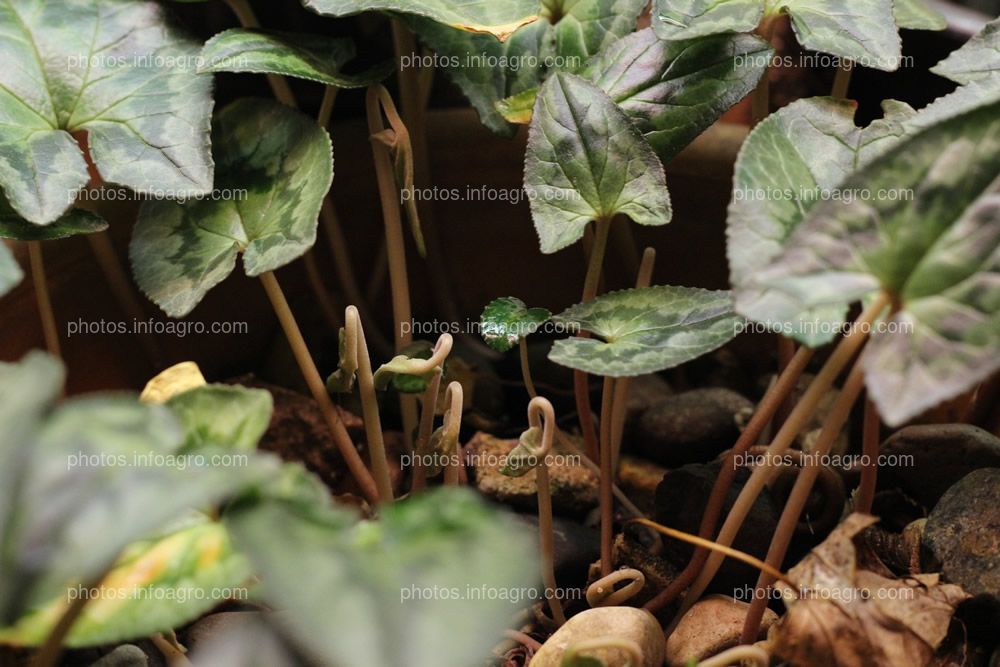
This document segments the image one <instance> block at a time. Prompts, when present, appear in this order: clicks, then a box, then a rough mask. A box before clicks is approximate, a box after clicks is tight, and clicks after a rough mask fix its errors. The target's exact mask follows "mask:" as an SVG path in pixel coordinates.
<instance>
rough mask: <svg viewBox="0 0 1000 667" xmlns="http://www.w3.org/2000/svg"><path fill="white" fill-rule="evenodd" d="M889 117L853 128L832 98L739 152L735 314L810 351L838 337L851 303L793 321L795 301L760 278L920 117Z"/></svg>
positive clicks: (797, 112)
mask: <svg viewBox="0 0 1000 667" xmlns="http://www.w3.org/2000/svg"><path fill="white" fill-rule="evenodd" d="M883 106H884V110H885V116H884V118H882V119H880V120H877V121H875V122H873V123H872V124H871V125H869V126H868V127H866V128H859V127H857V126H855V124H854V106H853V104H851V103H849V102H844V101H837V100H834V99H832V98H828V97H819V98H811V99H807V100H799V101H798V102H793V103H792V104H790V105H788V106H787V107H784V108H783V109H780V110H779V111H777V112H775V113H773V114H771V115H770V116H768V117H767V118H766V119H765V120H764V121H763V122H761V123H760V124H759V125H758V126H757V127H756V128H754V130H753V132H751V133H750V136H749V137H747V139H746V141H745V142H744V143H743V147H742V148H741V149H740V154H739V157H738V159H737V161H736V171H735V175H734V179H733V197H732V200H731V201H730V204H729V214H728V221H727V227H726V235H727V238H728V244H727V254H728V256H729V270H730V283H731V284H732V287H733V292H734V296H735V299H736V310H737V311H738V312H739V313H741V314H742V315H745V316H747V317H749V318H750V319H752V320H755V321H757V322H762V323H767V324H769V325H770V326H772V327H773V328H775V329H776V330H779V331H782V333H785V334H786V335H789V336H791V337H793V338H795V339H797V340H799V341H801V342H803V343H805V344H807V345H821V344H823V343H826V342H828V341H830V340H831V339H832V338H833V337H834V335H835V328H834V326H833V325H834V324H838V323H840V322H841V321H843V318H844V313H845V312H846V310H847V305H848V304H847V302H843V303H835V304H823V305H821V306H818V307H815V308H805V309H803V310H802V311H801V312H798V313H795V315H794V316H793V317H791V318H789V317H788V315H789V313H790V312H792V311H793V310H794V307H795V303H796V302H795V301H794V300H792V299H791V298H790V297H789V295H787V294H786V293H784V292H782V291H780V290H775V289H770V288H769V287H768V286H766V285H763V284H762V283H761V282H760V280H759V273H760V271H762V270H763V269H765V268H767V267H768V266H770V264H771V262H772V261H773V260H774V258H775V257H777V256H778V255H779V254H780V253H781V250H782V248H783V246H784V243H785V241H786V240H787V239H788V237H789V236H790V235H791V234H792V232H793V231H795V229H796V228H797V227H798V226H799V224H801V222H802V220H803V219H804V218H805V216H806V215H807V214H808V213H809V211H811V210H812V209H813V208H814V207H815V206H816V205H817V204H818V203H819V202H820V201H821V200H822V199H824V198H832V197H837V196H847V195H849V194H850V193H847V192H842V191H841V190H840V189H839V188H838V186H839V184H840V183H841V182H842V181H843V180H844V179H845V178H846V177H847V176H848V175H849V174H850V173H851V172H853V171H854V170H856V169H857V168H858V167H859V166H861V165H862V164H865V163H866V162H868V161H870V160H872V159H873V158H874V157H876V156H877V155H879V154H880V153H882V152H884V151H885V150H887V149H888V148H889V147H890V146H892V145H893V144H894V143H895V142H896V141H898V140H899V138H900V137H901V136H903V135H904V134H905V133H906V129H905V128H904V123H905V122H906V121H907V120H909V119H911V118H912V117H913V116H914V114H915V112H914V111H913V109H911V108H910V107H908V106H907V105H905V104H903V103H900V102H886V103H885V104H884V105H883Z"/></svg>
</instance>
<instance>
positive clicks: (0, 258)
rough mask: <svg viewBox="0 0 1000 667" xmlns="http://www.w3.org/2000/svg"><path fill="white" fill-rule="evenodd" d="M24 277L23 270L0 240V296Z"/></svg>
mask: <svg viewBox="0 0 1000 667" xmlns="http://www.w3.org/2000/svg"><path fill="white" fill-rule="evenodd" d="M23 278H24V272H23V271H21V267H20V266H18V264H17V260H16V259H14V255H13V254H11V252H10V249H9V248H7V244H6V243H4V242H3V241H0V296H3V295H4V294H6V293H7V292H9V291H10V290H11V289H13V288H14V286H15V285H17V284H18V283H19V282H21V280H22V279H23Z"/></svg>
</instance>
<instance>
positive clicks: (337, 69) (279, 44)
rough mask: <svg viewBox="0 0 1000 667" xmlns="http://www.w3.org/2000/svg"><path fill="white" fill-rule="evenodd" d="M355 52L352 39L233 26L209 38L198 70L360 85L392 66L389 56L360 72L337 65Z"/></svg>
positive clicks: (376, 78) (388, 71)
mask: <svg viewBox="0 0 1000 667" xmlns="http://www.w3.org/2000/svg"><path fill="white" fill-rule="evenodd" d="M353 57H354V42H352V41H351V40H349V39H335V38H331V37H326V36H323V35H307V34H301V33H287V32H274V31H265V30H254V29H248V28H233V29H231V30H226V31H225V32H220V33H219V34H218V35H216V36H215V37H213V38H212V39H210V40H208V42H206V43H205V47H204V48H203V49H202V51H201V60H202V63H203V64H202V65H201V67H200V68H199V69H198V71H199V72H255V73H258V74H279V75H281V76H290V77H295V78H297V79H307V80H309V81H318V82H320V83H324V84H326V85H328V86H336V87H337V88H363V87H365V86H370V85H372V84H375V83H378V82H379V81H382V80H383V79H385V78H386V77H387V76H389V75H390V74H391V73H392V72H393V71H394V70H395V63H393V62H392V61H387V62H384V63H382V64H381V65H377V66H375V67H373V68H372V69H370V70H368V71H366V72H363V73H361V74H344V73H343V72H341V68H342V67H343V66H344V65H345V64H346V63H347V62H348V61H349V60H351V59H352V58H353Z"/></svg>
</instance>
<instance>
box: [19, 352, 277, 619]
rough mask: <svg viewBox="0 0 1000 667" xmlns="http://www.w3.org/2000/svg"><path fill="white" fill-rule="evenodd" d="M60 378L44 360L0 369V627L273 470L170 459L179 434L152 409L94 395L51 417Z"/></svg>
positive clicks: (268, 463)
mask: <svg viewBox="0 0 1000 667" xmlns="http://www.w3.org/2000/svg"><path fill="white" fill-rule="evenodd" d="M60 380H61V373H60V372H59V366H58V365H57V364H55V363H54V362H52V361H50V360H49V359H48V357H46V356H44V355H32V356H29V357H27V358H26V359H25V361H23V362H21V363H20V364H3V365H2V366H0V396H3V397H4V403H5V404H7V403H10V404H11V406H13V407H16V408H17V409H16V410H14V411H8V410H7V409H6V408H7V407H8V406H7V405H5V406H4V408H5V409H3V410H0V432H4V433H13V434H15V437H14V438H0V451H2V457H3V461H2V462H3V468H2V469H3V474H4V481H6V482H9V484H7V485H5V488H4V497H3V500H2V501H0V527H3V528H4V531H3V533H2V539H3V543H2V545H0V546H2V549H0V574H2V576H0V581H2V582H3V584H2V585H0V619H2V620H0V624H8V623H11V622H13V621H15V620H16V619H18V618H20V617H21V616H22V615H23V614H24V613H26V612H27V611H28V610H30V609H32V608H35V607H37V606H38V605H42V604H45V603H47V602H49V601H50V600H52V599H54V598H56V597H58V596H63V597H64V598H65V596H66V594H67V586H70V585H76V584H84V585H86V584H87V583H88V582H90V580H91V579H93V578H94V577H96V576H97V575H99V574H100V573H102V572H104V571H105V570H106V569H107V568H109V567H111V566H112V565H113V563H114V561H115V559H116V557H117V556H118V554H119V552H120V551H121V550H122V549H123V548H124V547H125V546H126V545H127V544H129V543H130V542H132V541H134V540H136V539H139V538H142V537H143V536H146V535H149V534H150V533H152V532H153V531H155V530H158V529H162V528H163V527H164V525H166V524H167V523H168V522H169V521H170V520H172V519H176V518H177V517H179V516H181V515H182V514H183V513H184V512H185V511H187V510H189V509H194V508H200V507H206V506H210V505H213V504H214V503H216V502H219V501H221V500H223V499H225V498H227V497H229V496H231V495H233V494H235V493H236V492H237V491H239V490H242V489H243V488H244V487H246V486H247V485H249V484H251V483H256V482H258V481H260V480H261V479H263V478H265V477H267V476H270V475H272V474H273V473H274V471H275V470H276V465H275V462H274V461H272V460H270V459H264V458H257V457H255V458H253V459H248V460H247V461H244V462H241V465H239V466H221V465H216V464H214V463H213V461H215V460H216V459H215V458H213V457H214V454H215V453H217V452H219V451H220V450H209V449H206V450H203V451H202V452H199V456H197V457H193V458H192V457H187V456H183V455H181V454H180V452H179V448H180V446H181V444H182V436H183V434H182V430H181V428H180V426H179V424H178V423H177V422H176V421H175V420H174V418H173V416H172V415H171V414H170V412H169V411H168V410H167V409H166V408H164V407H162V406H149V405H142V404H140V403H138V402H136V401H135V399H129V398H125V397H114V398H105V397H94V398H80V399H74V400H72V401H68V402H66V403H63V404H62V405H60V406H59V407H58V408H55V409H54V410H52V409H51V405H52V402H53V401H54V400H55V393H56V392H57V391H58V383H59V381H60ZM53 387H55V388H54V389H53ZM14 396H16V397H17V398H16V399H12V400H10V401H8V400H7V398H8V397H14ZM46 410H48V412H46V413H45V415H44V417H43V414H42V413H43V411H46ZM108 508H114V511H109V510H108ZM95 535H100V538H101V539H100V540H95V539H94V536H95Z"/></svg>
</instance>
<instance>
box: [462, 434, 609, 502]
mask: <svg viewBox="0 0 1000 667" xmlns="http://www.w3.org/2000/svg"><path fill="white" fill-rule="evenodd" d="M516 445H517V440H502V439H500V438H495V437H493V436H492V435H489V434H488V433H482V432H479V433H476V434H475V435H474V436H473V437H472V440H470V441H469V444H468V445H467V446H466V452H467V455H468V460H469V461H471V463H472V465H473V468H474V469H475V477H476V487H477V488H478V489H479V491H480V492H481V493H482V494H483V495H485V496H487V497H489V498H492V499H494V500H496V501H497V502H501V503H504V504H506V505H509V506H511V507H514V508H516V509H519V510H525V511H536V510H537V508H538V487H537V486H536V484H535V479H536V473H535V471H534V470H532V471H531V472H529V473H528V474H526V475H524V476H523V477H508V476H506V475H503V474H501V473H500V469H501V468H502V467H503V465H504V461H505V458H506V456H507V455H508V454H509V453H510V451H511V450H512V449H514V447H515V446H516ZM550 457H551V458H550V464H549V479H550V481H551V489H552V509H553V511H554V512H556V513H559V514H565V515H572V516H580V515H582V514H585V513H586V512H588V511H589V510H591V509H592V508H593V507H595V506H596V505H597V487H598V481H597V476H596V475H594V473H592V472H590V470H588V469H587V468H586V467H584V465H583V463H581V462H580V460H579V455H577V454H576V452H573V451H570V450H568V449H563V448H561V447H559V446H558V445H556V446H555V447H553V449H552V453H551V454H550Z"/></svg>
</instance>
